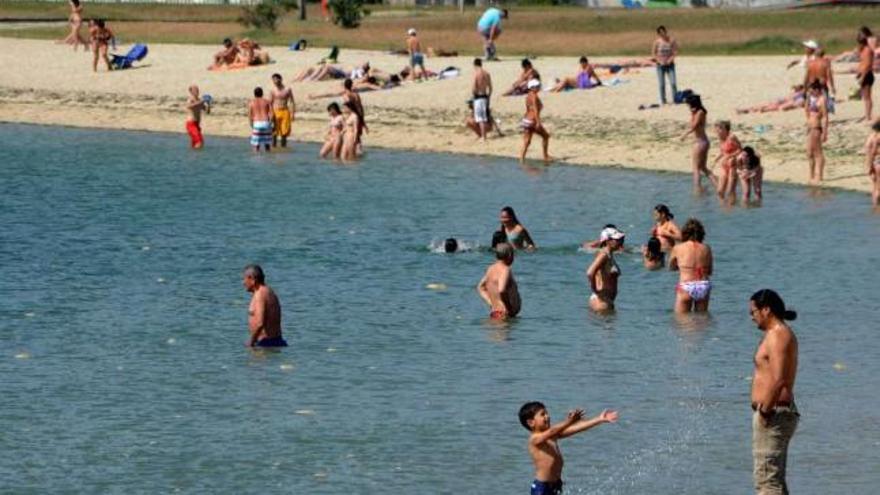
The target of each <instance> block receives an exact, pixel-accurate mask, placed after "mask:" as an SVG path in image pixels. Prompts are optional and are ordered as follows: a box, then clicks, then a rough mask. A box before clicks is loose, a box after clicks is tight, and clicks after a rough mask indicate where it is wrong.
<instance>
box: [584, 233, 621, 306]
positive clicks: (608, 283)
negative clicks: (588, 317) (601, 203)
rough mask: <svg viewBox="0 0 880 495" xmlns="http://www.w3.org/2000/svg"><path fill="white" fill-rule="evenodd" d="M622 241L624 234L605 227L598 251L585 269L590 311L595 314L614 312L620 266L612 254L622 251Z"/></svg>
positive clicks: (600, 237)
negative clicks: (588, 286)
mask: <svg viewBox="0 0 880 495" xmlns="http://www.w3.org/2000/svg"><path fill="white" fill-rule="evenodd" d="M624 239H625V234H624V233H623V232H621V231H619V230H617V229H616V228H614V227H606V228H605V229H603V230H602V232H601V233H600V234H599V250H598V251H596V256H595V258H593V262H592V263H591V264H590V266H589V267H587V280H588V281H589V282H590V309H592V310H593V311H595V312H597V313H603V312H607V311H613V310H614V300H615V299H616V298H617V280H618V279H619V278H620V266H619V265H618V264H617V260H615V259H614V252H615V251H620V250H622V249H623V242H624Z"/></svg>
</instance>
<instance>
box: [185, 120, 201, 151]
mask: <svg viewBox="0 0 880 495" xmlns="http://www.w3.org/2000/svg"><path fill="white" fill-rule="evenodd" d="M186 132H187V133H189V140H190V144H191V145H192V147H193V148H201V147H202V144H204V142H205V141H204V139H202V126H201V125H199V123H198V122H193V121H192V120H187V121H186Z"/></svg>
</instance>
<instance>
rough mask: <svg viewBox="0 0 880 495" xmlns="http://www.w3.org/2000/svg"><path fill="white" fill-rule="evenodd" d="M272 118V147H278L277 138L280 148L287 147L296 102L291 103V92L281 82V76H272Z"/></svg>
mask: <svg viewBox="0 0 880 495" xmlns="http://www.w3.org/2000/svg"><path fill="white" fill-rule="evenodd" d="M272 84H273V85H274V86H275V87H274V88H273V89H272V93H271V97H272V117H273V121H274V124H275V125H274V129H273V131H272V146H273V147H276V146H278V138H279V137H280V138H281V147H282V148H286V147H287V138H288V136H290V125H291V124H292V123H293V118H294V114H295V113H296V102H295V101H293V90H292V89H290V88H288V87H285V86H284V82H283V81H282V80H281V74H272Z"/></svg>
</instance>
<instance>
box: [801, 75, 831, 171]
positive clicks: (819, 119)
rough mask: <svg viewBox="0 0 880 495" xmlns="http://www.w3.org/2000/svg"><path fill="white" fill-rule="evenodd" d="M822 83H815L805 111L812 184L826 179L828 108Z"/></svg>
mask: <svg viewBox="0 0 880 495" xmlns="http://www.w3.org/2000/svg"><path fill="white" fill-rule="evenodd" d="M826 98H827V97H826V96H825V91H824V89H823V86H822V83H821V82H819V81H813V84H812V85H811V86H810V92H809V94H808V97H807V104H806V105H805V106H804V110H805V112H806V116H807V161H808V162H809V164H810V184H817V183H820V182H822V181H823V180H824V178H825V151H824V150H823V149H822V145H823V143H825V142H826V141H827V140H828V107H827V105H826V104H825V99H826Z"/></svg>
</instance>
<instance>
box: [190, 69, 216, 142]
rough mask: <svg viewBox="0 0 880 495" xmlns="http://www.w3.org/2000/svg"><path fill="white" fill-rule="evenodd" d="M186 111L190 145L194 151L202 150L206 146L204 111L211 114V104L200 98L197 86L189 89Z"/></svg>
mask: <svg viewBox="0 0 880 495" xmlns="http://www.w3.org/2000/svg"><path fill="white" fill-rule="evenodd" d="M186 111H187V119H186V132H187V133H188V134H189V139H190V145H191V146H192V147H193V149H197V150H198V149H202V146H204V145H205V140H204V138H203V137H202V111H204V112H205V113H211V104H210V102H209V101H208V100H205V99H202V98H200V97H199V87H198V86H196V85H195V84H193V85H192V86H190V87H189V98H188V99H187V100H186Z"/></svg>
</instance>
